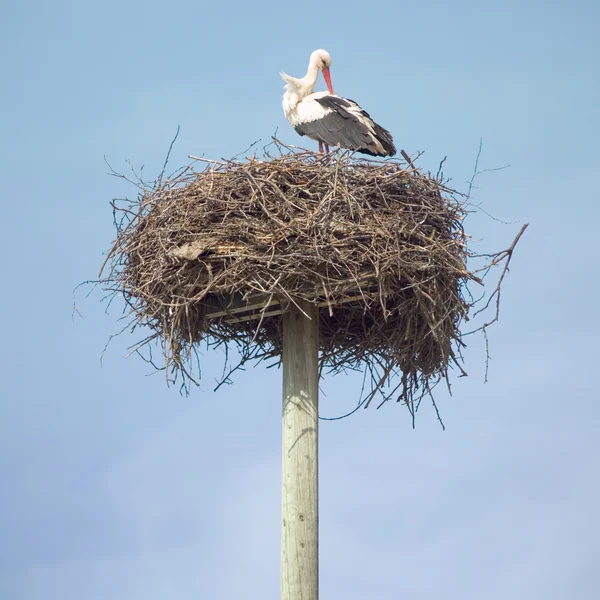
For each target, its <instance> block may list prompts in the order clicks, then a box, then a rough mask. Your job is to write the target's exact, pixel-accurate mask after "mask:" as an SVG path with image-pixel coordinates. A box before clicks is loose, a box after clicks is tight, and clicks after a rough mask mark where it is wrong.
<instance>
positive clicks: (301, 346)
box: [281, 302, 319, 600]
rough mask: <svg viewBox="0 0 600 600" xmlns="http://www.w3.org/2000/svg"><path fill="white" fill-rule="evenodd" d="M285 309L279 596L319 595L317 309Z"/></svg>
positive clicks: (287, 599) (290, 599)
mask: <svg viewBox="0 0 600 600" xmlns="http://www.w3.org/2000/svg"><path fill="white" fill-rule="evenodd" d="M299 305H300V308H301V309H302V311H304V313H306V315H308V317H310V318H307V317H306V316H305V315H304V314H303V312H302V311H300V310H298V308H296V307H295V306H293V307H291V308H290V310H288V311H286V312H285V313H284V315H283V427H282V429H283V436H282V437H283V440H282V441H283V444H282V500H281V507H282V511H281V512H282V530H281V600H318V597H319V504H318V499H319V488H318V431H319V429H318V425H319V411H318V409H319V371H318V338H319V309H318V308H317V307H316V306H314V305H312V304H309V303H307V302H300V303H299Z"/></svg>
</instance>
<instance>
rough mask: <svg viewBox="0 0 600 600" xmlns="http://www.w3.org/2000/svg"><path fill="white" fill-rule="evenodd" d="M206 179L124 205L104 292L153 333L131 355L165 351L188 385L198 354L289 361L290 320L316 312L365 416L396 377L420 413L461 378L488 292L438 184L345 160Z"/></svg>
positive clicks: (225, 167) (205, 171) (401, 170)
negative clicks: (472, 328)
mask: <svg viewBox="0 0 600 600" xmlns="http://www.w3.org/2000/svg"><path fill="white" fill-rule="evenodd" d="M195 164H196V165H198V164H203V165H204V166H203V168H202V169H201V170H199V171H197V170H195V169H194V168H192V167H191V166H190V167H187V168H185V169H184V170H183V171H180V172H179V173H178V174H177V175H175V176H174V177H172V178H171V179H169V180H166V181H164V182H161V181H158V182H157V183H156V184H155V185H154V186H152V187H151V188H146V189H144V190H143V191H142V193H141V194H140V195H139V198H138V199H137V200H135V201H131V202H128V203H127V204H126V205H123V204H120V205H119V204H116V203H115V204H114V207H115V210H116V211H117V213H116V214H117V215H120V219H116V224H117V228H118V236H117V239H116V242H115V244H114V246H113V248H112V250H111V251H110V252H109V255H108V257H107V263H105V265H106V264H108V275H107V276H106V277H105V278H104V279H103V280H102V281H103V283H104V284H105V287H106V288H107V289H109V290H111V291H112V292H115V293H120V294H122V295H123V297H124V298H125V300H126V302H127V304H128V305H129V307H130V309H131V315H132V317H133V325H134V327H137V326H139V325H143V326H145V327H148V328H149V329H150V330H151V332H150V335H149V336H147V337H145V338H144V340H142V342H141V343H140V344H139V345H138V346H136V347H134V350H135V351H139V350H140V349H141V347H142V346H144V345H146V344H148V343H149V342H151V341H152V340H156V339H158V340H160V345H161V348H162V352H163V355H164V360H165V365H164V367H161V368H165V369H166V370H167V372H168V373H170V376H172V375H175V376H176V375H177V374H181V375H182V376H183V378H184V381H187V380H192V381H193V380H195V379H194V378H195V377H197V376H196V375H195V371H194V370H193V368H192V366H193V365H194V364H195V365H196V366H198V363H197V360H200V358H201V357H200V354H199V353H198V348H199V344H200V343H201V342H205V343H206V344H207V345H208V347H214V346H220V345H225V346H227V347H229V346H230V345H231V344H233V345H235V346H237V348H238V350H239V352H240V356H241V361H240V363H241V364H243V363H244V362H246V361H247V360H250V359H259V360H260V359H268V358H275V359H279V358H280V356H281V352H282V316H281V313H282V312H283V311H285V310H287V309H288V308H289V307H290V305H292V304H298V303H299V300H304V301H307V302H309V303H313V304H316V305H318V306H319V311H320V333H319V349H320V365H321V367H322V369H325V370H327V371H333V372H339V371H344V370H346V369H365V368H366V369H367V371H368V372H370V375H371V377H370V380H371V381H372V385H371V388H370V391H369V397H368V402H370V401H371V399H372V397H373V395H374V394H375V392H377V391H380V392H381V391H382V389H383V384H384V382H385V381H387V380H388V379H389V378H390V377H391V376H392V375H393V374H397V375H400V380H399V381H400V383H399V384H398V385H397V386H396V387H394V388H393V389H394V391H395V390H397V389H400V392H399V395H398V399H399V400H400V399H401V400H403V401H404V402H406V403H407V404H409V403H410V402H412V401H413V399H414V396H415V394H416V393H419V392H420V393H423V391H428V390H430V389H431V385H432V382H436V381H439V380H440V378H444V377H447V374H448V368H449V367H450V366H452V365H453V364H458V362H459V360H458V358H457V356H458V355H459V352H460V347H461V345H462V340H461V332H460V326H461V322H462V321H463V320H464V319H465V318H466V317H467V315H468V312H469V309H470V307H471V304H470V303H469V302H468V301H467V299H466V298H465V290H466V289H467V287H466V286H467V284H468V283H469V282H470V281H479V282H480V280H479V279H478V277H477V275H476V273H474V272H471V271H469V269H468V268H467V258H468V256H469V253H468V249H467V243H466V236H465V233H464V230H463V225H462V223H463V218H464V216H465V208H464V199H461V198H460V197H459V198H458V199H457V196H456V195H455V194H453V193H452V190H449V189H448V188H447V187H445V185H444V183H443V182H442V181H441V180H440V178H439V177H432V176H430V175H425V174H423V173H421V172H420V171H419V170H417V169H415V168H414V167H413V166H412V163H411V164H410V165H409V166H406V165H404V166H403V165H402V164H401V163H400V162H399V161H395V160H391V161H386V162H375V161H371V160H357V159H355V158H353V157H352V156H349V155H348V154H338V155H336V156H335V157H334V158H331V159H329V160H324V159H322V158H321V157H318V156H317V155H315V154H313V153H309V152H296V153H288V154H283V155H281V156H278V157H267V158H266V159H265V160H260V159H258V158H256V157H254V158H248V159H245V160H243V161H223V162H219V161H205V162H204V163H198V162H196V163H195ZM461 371H462V369H461ZM225 379H227V377H225ZM382 393H383V392H382ZM388 397H391V395H390V393H389V392H385V394H384V399H385V398H388Z"/></svg>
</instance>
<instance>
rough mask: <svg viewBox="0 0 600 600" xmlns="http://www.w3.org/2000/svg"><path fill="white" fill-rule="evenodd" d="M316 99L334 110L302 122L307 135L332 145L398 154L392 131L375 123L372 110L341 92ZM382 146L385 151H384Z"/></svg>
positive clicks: (300, 129) (299, 128)
mask: <svg viewBox="0 0 600 600" xmlns="http://www.w3.org/2000/svg"><path fill="white" fill-rule="evenodd" d="M315 100H316V101H317V102H318V103H319V104H321V106H324V107H325V108H329V109H330V110H331V111H332V112H330V113H329V114H327V115H325V117H323V118H321V119H318V120H316V121H312V122H309V123H302V124H300V125H298V126H297V127H296V131H297V132H298V133H299V134H300V135H307V136H308V137H310V138H312V139H315V140H317V141H320V142H324V143H325V144H328V145H331V146H337V145H338V144H339V145H340V146H341V147H342V148H348V149H350V150H356V151H357V152H362V153H363V154H370V155H371V156H393V155H394V154H396V147H395V146H394V141H393V139H392V136H391V134H390V132H389V131H387V130H385V129H384V128H383V127H381V126H380V125H378V124H377V123H375V122H374V121H373V119H371V116H370V115H369V113H368V112H367V111H366V110H363V109H362V108H361V107H360V106H359V105H358V104H356V102H354V101H353V100H350V99H348V98H340V97H339V96H323V97H322V98H316V99H315ZM357 113H358V115H357ZM374 138H375V139H374ZM377 142H379V144H380V145H381V146H379V145H378V144H377ZM381 147H382V148H383V150H384V152H381Z"/></svg>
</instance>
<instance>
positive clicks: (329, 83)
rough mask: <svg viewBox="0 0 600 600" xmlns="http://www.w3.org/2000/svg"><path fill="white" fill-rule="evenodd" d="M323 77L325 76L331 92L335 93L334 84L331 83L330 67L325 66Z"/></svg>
mask: <svg viewBox="0 0 600 600" xmlns="http://www.w3.org/2000/svg"><path fill="white" fill-rule="evenodd" d="M323 77H324V78H325V83H326V84H327V89H328V90H329V93H330V94H333V86H332V85H331V75H330V74H329V67H323Z"/></svg>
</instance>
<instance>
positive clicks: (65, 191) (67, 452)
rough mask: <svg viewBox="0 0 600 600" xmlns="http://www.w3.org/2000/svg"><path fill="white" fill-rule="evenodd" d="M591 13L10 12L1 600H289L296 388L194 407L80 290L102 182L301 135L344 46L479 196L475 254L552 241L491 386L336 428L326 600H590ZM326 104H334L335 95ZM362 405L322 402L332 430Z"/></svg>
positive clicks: (375, 109) (5, 30) (534, 4)
mask: <svg viewBox="0 0 600 600" xmlns="http://www.w3.org/2000/svg"><path fill="white" fill-rule="evenodd" d="M599 6H600V5H599V4H598V3H597V2H593V1H589V2H586V1H583V0H580V1H578V0H575V1H572V2H557V1H552V0H546V1H544V2H542V1H528V0H521V1H516V0H512V1H511V0H506V1H504V2H495V1H493V0H492V1H490V2H481V1H475V0H456V1H454V2H434V1H431V0H423V1H422V2H399V1H390V0H388V1H385V0H383V1H380V2H373V3H366V2H354V1H352V0H347V1H345V2H339V1H332V2H309V1H305V2H301V3H298V2H295V3H283V2H239V1H231V2H210V3H204V2H187V1H182V0H174V1H172V2H169V3H158V2H155V1H154V0H148V1H146V2H139V1H131V2H127V1H121V2H116V1H114V0H105V1H104V2H66V1H64V0H55V1H54V2H34V1H27V0H21V1H17V0H4V1H3V2H2V3H1V4H0V57H1V58H0V66H1V71H2V83H1V84H0V87H1V90H2V93H1V94H0V109H1V114H2V118H1V119H0V175H1V178H0V181H1V182H2V191H1V196H2V199H1V202H2V212H1V213H0V215H1V219H2V223H3V225H4V226H3V227H2V236H1V238H0V248H1V249H2V258H3V261H2V271H3V277H2V281H3V283H2V294H0V307H1V314H3V315H4V323H3V343H2V344H1V345H0V365H1V367H0V372H1V373H2V388H1V390H2V391H1V396H2V398H1V401H0V507H1V510H0V598H3V599H4V598H6V599H7V600H9V599H10V600H54V599H57V600H81V599H85V600H106V599H110V600H158V599H163V598H176V599H177V600H192V599H197V598H207V599H208V598H210V599H211V600H219V599H223V600H225V599H227V600H229V599H232V598H247V599H249V600H252V599H257V600H264V599H266V598H277V597H278V591H279V502H280V495H279V493H280V488H279V486H280V478H279V477H280V475H279V469H280V446H279V443H280V442H279V439H280V431H279V418H280V401H281V399H280V394H281V384H280V377H281V372H280V371H277V370H275V369H271V370H265V369H264V368H263V367H258V368H257V369H254V370H252V369H250V370H248V371H246V372H244V373H241V374H239V375H238V377H237V378H236V380H235V383H234V385H232V386H226V387H224V388H221V389H220V390H219V391H218V392H217V393H213V391H212V389H213V387H214V384H213V381H214V378H215V377H217V376H218V374H219V360H217V358H216V357H213V356H210V355H208V356H205V357H204V358H205V370H204V379H203V381H202V387H201V389H198V390H194V391H193V393H192V395H191V396H190V397H188V398H182V397H181V396H180V395H179V394H178V392H177V390H176V389H167V388H166V386H165V384H164V381H163V380H162V379H161V376H156V375H151V374H150V372H149V370H148V368H147V365H145V364H144V363H143V362H142V361H140V360H139V359H137V358H130V359H125V358H124V357H125V354H126V346H127V345H129V344H130V343H132V342H133V341H134V338H128V337H124V338H122V339H119V340H117V341H115V342H114V343H113V344H112V345H111V346H109V349H108V351H107V353H106V355H105V357H104V363H103V366H101V364H100V355H101V353H102V349H103V347H104V344H105V342H106V340H107V337H108V336H109V335H110V334H111V333H114V332H116V331H117V330H118V328H119V324H118V321H117V318H118V316H119V315H118V312H112V313H109V314H108V315H105V314H104V312H103V309H104V307H103V306H102V305H101V304H100V298H99V296H98V295H97V294H96V295H93V296H92V297H90V298H89V299H87V300H86V299H85V298H84V296H83V295H80V296H79V297H78V307H79V309H80V311H81V314H82V317H83V318H77V319H75V321H73V320H72V318H71V311H72V290H73V288H74V286H75V285H76V284H77V283H79V282H80V281H82V280H86V279H90V278H94V277H95V276H96V274H97V272H98V268H99V266H100V264H101V262H102V260H103V256H102V253H103V252H104V251H105V250H106V249H107V248H108V247H109V246H110V244H111V241H112V239H113V236H114V231H113V227H112V215H111V211H110V207H109V204H108V203H109V201H110V199H111V198H113V197H116V196H124V195H132V194H134V193H135V192H134V190H132V189H131V188H129V187H127V186H125V185H124V184H123V183H122V182H121V181H119V180H117V179H114V178H111V177H109V176H107V167H106V165H105V164H104V160H103V157H104V155H106V157H107V158H108V160H109V161H110V162H111V163H112V164H113V166H114V167H115V168H117V169H122V170H124V169H126V168H127V163H126V160H128V159H129V160H131V161H132V163H133V164H134V165H136V166H141V165H145V166H146V167H145V170H146V172H147V173H148V174H149V175H150V176H152V175H156V174H157V173H158V171H159V169H160V165H161V164H162V161H163V159H164V156H165V153H166V150H167V148H168V145H169V143H170V141H171V139H172V137H173V135H174V133H175V131H176V128H177V126H178V125H180V126H181V134H180V136H179V140H178V142H177V145H176V147H175V149H174V152H173V159H172V164H173V166H177V165H182V164H185V162H186V161H187V158H186V157H187V155H188V154H196V155H198V154H204V155H206V156H207V157H212V158H220V157H230V156H232V155H234V154H237V153H238V152H240V151H242V150H244V149H245V148H246V147H247V146H248V145H249V144H250V143H252V142H254V141H255V140H257V139H262V140H265V141H268V140H269V137H270V136H271V135H272V134H273V133H274V132H275V130H276V129H277V128H278V136H280V137H281V138H282V139H283V140H284V141H287V142H290V143H298V142H299V141H300V139H299V138H298V137H297V136H296V134H295V133H294V132H293V130H292V129H291V128H290V127H289V125H288V124H287V123H286V122H285V120H284V117H283V114H282V111H281V106H280V97H281V93H282V85H283V82H282V81H281V80H280V78H279V75H278V72H279V71H280V70H282V69H283V70H285V71H286V72H287V73H290V74H292V75H303V74H304V71H305V68H306V64H307V61H308V55H309V53H310V52H311V51H312V50H314V49H315V48H318V47H323V48H326V49H327V50H328V51H329V52H330V53H331V54H332V57H333V65H332V71H331V72H332V77H333V83H334V86H335V88H336V91H338V92H339V93H340V94H342V95H346V96H348V97H350V98H353V99H355V100H357V101H358V102H360V103H361V104H362V105H363V106H364V107H365V108H366V109H367V110H368V111H369V112H370V113H371V114H372V115H373V117H375V118H376V120H377V121H379V122H380V123H381V124H382V125H384V126H385V127H386V128H388V129H390V131H391V132H392V133H393V134H394V138H395V140H396V143H397V145H398V146H399V147H400V148H404V149H406V150H407V151H408V152H409V153H413V152H416V151H418V150H424V151H425V155H424V156H423V158H422V159H421V164H422V166H423V167H424V168H436V167H437V164H438V163H439V161H440V160H441V159H442V158H443V157H444V156H448V160H447V162H446V168H445V172H446V173H447V174H448V175H450V176H452V177H453V180H454V184H455V185H456V186H457V187H459V188H462V189H464V187H465V185H466V183H465V182H466V181H467V180H468V179H469V178H470V174H471V171H472V169H473V164H474V160H475V156H476V153H477V148H478V144H479V140H480V138H483V140H484V148H483V154H482V158H481V167H482V168H494V167H500V166H504V165H507V164H510V165H511V166H510V168H508V169H505V170H503V171H499V172H493V173H488V174H486V175H484V176H482V177H481V178H480V179H479V180H478V186H479V187H478V189H477V190H476V200H477V201H478V202H482V204H483V208H484V209H485V210H486V211H487V212H489V213H491V214H493V215H494V216H495V217H497V218H498V219H501V220H503V221H507V222H509V223H510V225H503V224H502V223H500V222H498V221H494V220H492V219H490V218H487V217H485V216H483V215H482V216H478V217H473V218H471V219H470V220H468V221H467V227H468V229H469V233H470V234H471V235H472V236H473V243H474V247H476V248H481V249H482V250H491V249H500V248H502V247H505V246H507V245H508V244H509V243H510V241H511V240H512V237H513V236H514V234H515V233H516V231H517V230H518V228H519V227H520V226H521V224H522V223H524V222H530V223H531V225H530V228H529V230H528V231H527V233H526V235H525V237H524V238H523V240H522V242H521V243H520V244H519V247H518V251H517V253H516V255H515V258H514V261H513V265H512V269H511V272H510V275H509V276H508V278H507V279H506V282H505V287H504V292H503V306H502V317H501V321H500V323H499V324H498V325H497V326H495V327H494V329H493V330H492V331H491V332H490V336H491V354H492V361H491V365H490V381H489V383H487V384H484V383H483V372H484V360H483V354H482V342H481V340H477V339H474V340H473V341H472V343H471V344H470V346H469V349H468V351H467V353H466V359H467V363H466V368H467V371H468V372H469V375H470V376H469V377H468V378H463V379H460V380H455V381H454V387H453V391H454V394H453V396H452V397H448V396H447V394H446V395H445V394H444V393H443V392H440V394H439V396H438V402H439V406H440V409H441V411H442V414H443V417H444V420H445V423H446V427H447V430H446V431H445V432H443V431H442V430H441V428H440V427H439V425H438V423H437V421H436V418H435V413H434V411H433V410H432V409H431V408H430V407H429V406H424V407H423V409H422V411H421V412H420V414H419V419H418V422H417V428H416V430H414V431H413V430H412V429H411V427H410V419H409V418H408V415H407V413H406V411H405V410H403V409H401V408H400V407H399V406H397V405H394V404H389V405H386V406H385V407H384V408H382V409H381V410H380V411H375V410H369V411H360V412H359V413H358V414H356V415H354V416H353V417H352V418H349V419H346V420H344V421H339V422H331V423H328V422H322V427H321V586H322V597H323V598H344V599H345V600H364V599H365V598H377V599H378V600H384V599H389V600H396V599H397V598H404V597H406V598H419V599H423V600H429V599H436V600H437V599H439V598H444V599H460V600H480V599H482V598H485V599H486V600H496V599H498V600H500V599H502V600H504V599H505V598H507V597H513V598H514V597H516V598H527V599H528V600H559V599H563V598H577V599H578V600H586V599H592V598H596V597H597V594H598V588H599V587H600V581H599V579H600V576H599V575H598V564H599V563H600V549H599V548H600V541H599V534H600V522H599V521H600V519H599V516H598V508H597V503H598V496H599V494H600V484H599V475H598V452H599V451H600V441H599V439H598V426H599V424H600V403H599V401H598V385H597V382H596V381H595V379H594V377H595V375H594V374H595V372H596V369H597V362H596V361H597V356H598V334H599V333H600V331H599V329H600V328H599V326H598V322H597V319H596V317H594V314H595V313H596V310H597V308H594V307H595V306H596V307H597V304H598V300H597V297H598V294H599V292H600V288H599V284H598V259H599V258H600V256H599V252H598V233H597V229H598V223H599V221H600V209H599V201H600V197H599V192H598V183H597V182H596V177H597V176H598V163H599V159H600V156H599V152H598V143H599V137H600V136H599V133H600V127H599V125H600V123H599V121H600V119H599V110H598V106H599V105H600V98H599V95H600V94H599V92H600V84H599V76H598V73H599V71H598V56H600V42H599V36H598V23H599V20H600V8H599ZM321 85H322V83H321ZM356 385H357V382H356V380H355V379H352V378H347V377H339V378H336V379H327V380H326V381H324V383H323V390H324V394H323V396H322V399H321V411H322V414H323V416H333V415H336V414H340V413H341V412H343V411H345V410H347V409H350V408H352V407H353V406H354V404H355V402H356V400H357V389H356Z"/></svg>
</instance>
